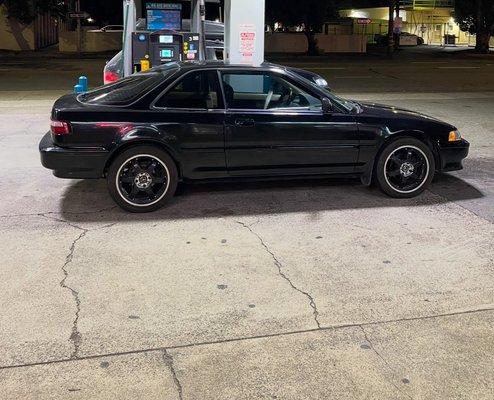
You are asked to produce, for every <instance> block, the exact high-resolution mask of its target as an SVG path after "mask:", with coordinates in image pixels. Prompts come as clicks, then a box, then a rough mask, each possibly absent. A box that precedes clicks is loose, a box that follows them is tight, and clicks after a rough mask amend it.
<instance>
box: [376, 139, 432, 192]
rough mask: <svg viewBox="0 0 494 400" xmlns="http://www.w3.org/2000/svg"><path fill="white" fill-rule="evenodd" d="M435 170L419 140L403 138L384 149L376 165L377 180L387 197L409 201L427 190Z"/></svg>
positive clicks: (426, 149)
mask: <svg viewBox="0 0 494 400" xmlns="http://www.w3.org/2000/svg"><path fill="white" fill-rule="evenodd" d="M435 169H436V167H435V162H434V155H433V154H432V151H431V149H430V148H429V147H428V146H427V145H426V144H425V143H424V142H422V141H420V140H418V139H415V138H411V137H405V138H401V139H398V140H395V141H393V142H391V143H390V144H389V145H388V146H387V147H386V148H385V149H384V150H383V152H382V153H381V155H380V156H379V159H378V160H377V164H376V179H377V182H378V184H379V186H380V188H381V189H382V190H383V192H384V193H386V194H388V195H389V196H392V197H397V198H410V197H415V196H417V195H419V194H420V193H422V192H423V191H424V190H425V189H427V187H428V186H429V185H430V183H431V182H432V179H433V178H434V173H435Z"/></svg>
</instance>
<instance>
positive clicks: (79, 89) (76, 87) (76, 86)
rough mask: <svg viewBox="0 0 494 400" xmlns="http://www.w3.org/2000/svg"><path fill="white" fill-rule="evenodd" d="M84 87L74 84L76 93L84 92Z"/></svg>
mask: <svg viewBox="0 0 494 400" xmlns="http://www.w3.org/2000/svg"><path fill="white" fill-rule="evenodd" d="M83 89H84V88H83V87H82V85H79V84H77V85H75V86H74V93H75V94H79V93H84V90H83Z"/></svg>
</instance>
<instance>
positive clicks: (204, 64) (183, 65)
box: [153, 60, 289, 71]
mask: <svg viewBox="0 0 494 400" xmlns="http://www.w3.org/2000/svg"><path fill="white" fill-rule="evenodd" d="M172 65H174V66H176V68H179V69H181V70H184V71H189V70H195V69H218V68H221V69H252V70H256V69H259V70H266V69H281V70H287V69H289V68H288V67H284V66H282V65H277V64H272V63H268V62H265V63H263V64H262V65H261V66H253V65H246V64H230V63H228V62H225V61H216V60H214V61H213V60H210V61H191V62H178V61H177V62H172V63H168V64H163V65H162V66H158V67H155V68H153V70H155V71H159V70H160V68H169V67H170V66H172Z"/></svg>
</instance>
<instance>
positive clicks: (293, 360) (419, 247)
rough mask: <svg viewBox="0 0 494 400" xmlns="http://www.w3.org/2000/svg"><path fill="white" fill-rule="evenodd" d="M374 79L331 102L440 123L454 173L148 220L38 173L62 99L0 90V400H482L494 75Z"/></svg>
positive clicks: (222, 190) (297, 187) (489, 342)
mask: <svg viewBox="0 0 494 400" xmlns="http://www.w3.org/2000/svg"><path fill="white" fill-rule="evenodd" d="M432 61H437V60H431V62H432ZM63 62H68V61H63ZM100 62H101V61H100V60H97V61H96V62H95V63H94V65H96V63H100ZM463 62H464V63H465V64H464V66H477V63H478V61H476V60H475V61H471V62H469V61H468V60H467V61H463ZM390 63H391V64H390ZM390 63H386V62H379V64H380V65H374V64H375V62H374V61H372V62H369V64H366V63H362V64H361V65H360V64H359V65H356V64H355V63H352V64H348V65H345V64H344V63H343V62H341V63H340V64H338V65H337V67H338V68H344V69H340V70H338V71H339V72H338V74H341V75H338V76H348V77H349V78H343V79H340V80H336V79H335V80H334V81H335V82H337V83H336V84H335V85H339V88H338V89H339V90H340V91H342V92H343V94H345V95H348V96H350V97H354V98H358V99H360V100H369V101H380V102H383V103H391V104H395V105H398V106H404V107H407V108H412V109H418V110H420V111H424V112H426V113H428V114H431V115H433V116H437V117H439V118H442V119H445V120H448V121H450V122H452V123H454V124H456V125H457V126H458V128H460V129H461V130H462V132H463V134H464V136H465V137H466V138H467V139H469V140H470V141H471V142H472V154H471V156H470V158H469V160H468V161H467V162H466V164H465V165H466V169H465V170H464V171H460V172H457V173H452V174H447V175H442V176H439V177H437V179H436V181H435V182H434V184H433V186H432V188H431V190H430V191H428V192H426V193H425V194H424V195H423V196H421V197H420V198H417V199H412V200H405V201H397V200H395V199H390V198H387V197H385V196H384V195H382V194H381V193H380V192H379V191H377V190H375V189H368V188H365V187H362V186H361V185H360V184H359V183H358V182H356V181H351V182H346V181H341V180H337V179H333V180H326V179H325V180H314V181H307V180H300V181H295V182H263V183H252V182H251V183H243V184H232V183H228V184H227V183H224V184H223V183H222V184H210V185H182V186H181V187H180V189H179V193H178V196H177V198H176V199H175V200H174V202H173V203H172V204H171V205H170V206H169V207H167V208H165V209H163V210H161V211H159V212H157V213H153V214H149V215H130V214H126V213H123V212H122V211H120V210H119V209H117V208H115V207H114V204H113V203H112V201H111V200H110V198H109V195H108V194H107V192H106V188H105V184H104V182H97V181H64V180H59V179H56V178H54V177H53V176H51V175H50V173H49V172H48V171H46V170H44V169H42V167H41V166H40V164H39V158H38V154H37V142H38V141H39V139H40V137H41V135H42V133H43V132H44V131H46V129H47V126H48V123H49V111H50V107H51V104H52V102H53V100H54V99H55V98H56V97H57V96H58V95H59V93H61V92H62V91H60V92H59V91H58V90H59V89H63V88H60V87H58V86H57V85H58V84H57V83H55V85H54V86H56V87H55V88H49V87H47V85H46V81H45V80H44V79H45V75H44V74H45V72H40V73H38V72H37V71H36V70H30V69H28V68H25V67H23V68H24V70H23V71H24V72H23V73H25V74H26V75H25V76H28V75H30V76H31V80H30V82H31V81H33V80H34V82H35V86H36V87H37V88H38V89H37V90H34V91H31V90H29V88H27V87H25V86H20V89H23V90H13V88H12V86H15V85H14V83H15V82H16V81H15V80H16V79H18V78H16V76H15V74H13V73H10V72H5V71H3V72H2V71H0V127H1V128H0V166H1V169H2V174H1V175H0V196H1V198H2V202H1V203H0V221H1V222H0V223H1V225H0V226H1V229H0V253H1V254H2V256H1V262H0V264H1V268H0V309H1V310H2V313H0V348H1V349H2V351H1V352H0V389H1V393H2V395H1V396H0V397H1V398H2V399H3V398H5V399H67V398H74V399H115V398H118V399H136V398H145V399H155V398H156V399H158V398H160V399H327V398H335V399H379V400H382V399H410V398H412V399H452V398H455V399H491V398H492V393H493V391H494V376H493V374H492V372H491V371H492V369H493V368H494V350H493V348H494V335H493V334H492V332H493V329H494V313H493V310H494V271H493V269H494V261H493V259H494V251H493V239H492V238H493V237H494V235H493V234H494V227H493V222H494V210H493V203H494V201H493V195H494V188H493V187H494V185H493V171H494V168H493V165H494V161H493V154H494V153H493V146H492V140H493V139H494V138H493V134H492V126H493V123H494V119H493V118H494V117H493V115H492V109H493V105H494V78H493V77H492V75H494V74H492V71H493V69H492V67H490V68H491V69H489V66H488V65H483V66H481V71H480V72H482V71H483V69H486V71H484V72H485V75H482V77H483V78H482V79H484V78H485V79H484V83H483V84H482V85H481V84H480V80H479V79H473V78H472V77H471V75H470V74H471V71H470V72H465V71H468V69H460V70H450V71H449V72H447V73H448V74H451V77H452V79H453V80H454V81H455V82H457V83H456V86H457V87H456V89H457V90H453V89H455V88H453V89H449V90H446V85H445V83H444V82H445V81H446V79H445V80H444V81H441V80H439V79H438V75H440V74H442V73H444V71H441V70H440V69H437V70H436V69H434V70H433V72H431V73H426V68H425V67H424V66H423V64H417V65H415V66H407V68H408V69H407V70H406V71H408V72H406V71H405V72H402V73H403V74H404V75H403V77H400V79H395V80H394V81H396V82H394V83H389V82H388V80H382V81H377V80H376V79H374V77H373V78H352V76H358V75H356V74H359V75H360V76H363V75H364V73H367V72H364V71H368V70H369V68H373V69H376V68H377V69H376V71H378V73H379V74H381V75H386V74H388V72H389V70H392V69H394V65H393V62H390ZM481 63H484V64H487V63H486V62H485V61H481ZM493 64H494V63H493ZM327 65H328V66H327V68H336V67H335V66H334V65H333V64H327ZM438 65H440V64H437V65H436V66H438ZM47 68H48V71H49V70H50V69H49V66H48V67H47ZM74 68H75V69H76V70H77V71H75V74H78V73H79V72H80V70H79V69H77V68H78V67H74ZM93 68H94V71H96V67H94V66H93ZM359 68H360V70H359ZM323 71H324V70H323ZM326 71H330V72H328V74H329V73H330V74H333V72H331V70H326ZM410 71H415V72H416V73H417V76H418V78H417V79H416V80H413V81H412V82H411V83H410V82H406V76H407V73H409V72H410ZM475 71H476V72H475V73H480V72H479V70H475ZM484 72H482V73H484ZM419 73H421V74H419ZM1 74H3V75H1ZM352 74H353V75H352ZM491 74H492V75H491ZM51 76H55V75H54V74H53V73H52V74H51ZM68 78H69V75H67V82H68V81H69V79H68ZM491 78H492V79H491ZM358 79H361V80H360V81H358V83H357V80H358ZM477 81H479V82H477ZM17 82H18V81H17ZM473 82H476V83H473ZM408 85H410V86H408ZM357 86H358V87H359V90H355V88H356V87H357ZM379 87H382V88H383V90H382V91H380V90H378V89H379ZM424 87H430V90H429V91H427V92H428V93H427V94H424V93H425V92H424V90H425V89H424ZM393 88H397V89H398V90H394V91H393V90H392V89H393ZM402 88H405V89H404V90H407V91H406V92H402ZM2 89H3V91H1V90H2ZM31 89H32V88H31ZM45 89H50V90H51V91H46V90H45ZM383 92H384V93H383Z"/></svg>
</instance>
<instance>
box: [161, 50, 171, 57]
mask: <svg viewBox="0 0 494 400" xmlns="http://www.w3.org/2000/svg"><path fill="white" fill-rule="evenodd" d="M160 58H173V50H172V49H161V50H160Z"/></svg>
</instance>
